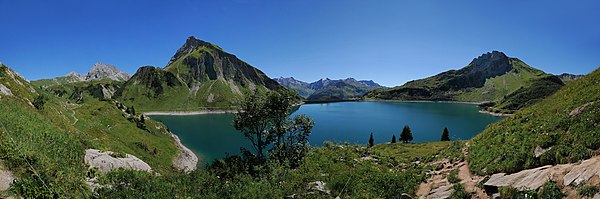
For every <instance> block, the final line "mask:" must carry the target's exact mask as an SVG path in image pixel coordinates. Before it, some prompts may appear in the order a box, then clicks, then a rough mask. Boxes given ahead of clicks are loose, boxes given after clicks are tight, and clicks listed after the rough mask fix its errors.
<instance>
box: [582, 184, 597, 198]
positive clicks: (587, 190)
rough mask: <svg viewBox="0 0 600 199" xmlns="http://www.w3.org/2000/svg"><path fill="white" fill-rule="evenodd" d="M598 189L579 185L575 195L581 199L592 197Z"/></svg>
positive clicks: (592, 186)
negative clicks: (581, 198)
mask: <svg viewBox="0 0 600 199" xmlns="http://www.w3.org/2000/svg"><path fill="white" fill-rule="evenodd" d="M598 191H599V189H598V187H597V186H594V185H584V184H582V185H580V186H578V187H577V194H579V196H581V197H590V198H591V197H594V195H596V193H598Z"/></svg>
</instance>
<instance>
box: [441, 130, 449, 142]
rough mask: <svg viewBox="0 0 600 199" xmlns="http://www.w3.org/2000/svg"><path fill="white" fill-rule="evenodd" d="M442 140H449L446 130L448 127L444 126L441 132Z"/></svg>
mask: <svg viewBox="0 0 600 199" xmlns="http://www.w3.org/2000/svg"><path fill="white" fill-rule="evenodd" d="M441 140H442V141H450V133H449V132H448V128H444V132H443V133H442V139H441Z"/></svg>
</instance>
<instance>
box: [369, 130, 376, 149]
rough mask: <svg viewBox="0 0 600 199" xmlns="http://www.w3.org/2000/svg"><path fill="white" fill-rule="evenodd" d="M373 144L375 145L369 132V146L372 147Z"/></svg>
mask: <svg viewBox="0 0 600 199" xmlns="http://www.w3.org/2000/svg"><path fill="white" fill-rule="evenodd" d="M373 145H375V139H373V133H371V136H370V137H369V147H373Z"/></svg>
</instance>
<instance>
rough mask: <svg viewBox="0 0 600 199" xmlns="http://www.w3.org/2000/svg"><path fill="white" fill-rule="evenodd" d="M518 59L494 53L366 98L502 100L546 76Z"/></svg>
mask: <svg viewBox="0 0 600 199" xmlns="http://www.w3.org/2000/svg"><path fill="white" fill-rule="evenodd" d="M546 75H547V74H545V73H544V72H543V71H541V70H538V69H535V68H533V67H531V66H529V65H527V64H525V63H524V62H523V61H521V60H519V59H517V58H510V57H507V56H506V55H504V54H503V53H501V52H497V51H494V52H492V53H487V54H484V55H482V56H480V57H478V58H476V59H474V60H473V61H472V62H471V63H469V65H467V66H466V67H464V68H462V69H459V70H450V71H447V72H443V73H440V74H437V75H435V76H432V77H429V78H425V79H420V80H414V81H410V82H408V83H406V84H404V85H402V86H398V87H394V88H387V89H377V90H374V91H372V92H369V93H367V94H366V95H365V98H367V99H385V100H390V99H391V100H434V101H436V100H439V101H470V102H481V101H500V100H502V99H503V98H504V96H506V95H508V94H510V93H512V92H514V91H516V90H518V89H519V88H521V87H523V86H525V85H526V84H527V82H528V81H530V80H531V79H536V78H540V77H544V76H546Z"/></svg>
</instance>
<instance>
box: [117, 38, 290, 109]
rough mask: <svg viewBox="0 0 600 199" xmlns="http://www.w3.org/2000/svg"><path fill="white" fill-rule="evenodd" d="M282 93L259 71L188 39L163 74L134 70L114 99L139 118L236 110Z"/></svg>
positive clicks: (144, 68) (278, 86)
mask: <svg viewBox="0 0 600 199" xmlns="http://www.w3.org/2000/svg"><path fill="white" fill-rule="evenodd" d="M216 60H221V61H216ZM280 90H285V89H284V88H283V87H281V86H280V85H279V84H278V83H277V82H275V81H274V80H272V79H270V78H269V77H267V75H265V74H264V73H263V72H262V71H260V70H258V69H256V68H254V67H252V66H250V65H249V64H247V63H245V62H243V61H242V60H239V59H238V58H237V57H235V56H234V55H232V54H229V53H227V52H224V51H223V50H222V49H220V48H218V47H216V46H215V45H213V44H210V43H208V42H204V41H200V40H197V39H196V38H193V37H190V38H189V39H188V40H187V41H186V43H185V44H184V45H183V46H182V47H181V49H180V50H178V51H177V53H176V54H175V56H174V57H173V58H172V61H171V62H170V63H169V65H168V66H167V67H165V69H162V68H155V67H152V66H145V67H142V68H140V69H138V71H137V72H136V74H134V75H133V76H132V77H131V79H129V81H127V82H126V83H125V84H124V85H123V88H122V89H120V90H118V91H117V93H116V94H115V95H116V99H118V100H120V101H121V102H123V103H124V104H127V105H128V106H135V107H136V108H138V111H141V112H147V111H201V110H232V109H236V107H237V105H239V102H240V101H241V100H242V99H243V97H244V96H247V95H251V94H254V93H267V91H280Z"/></svg>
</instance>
